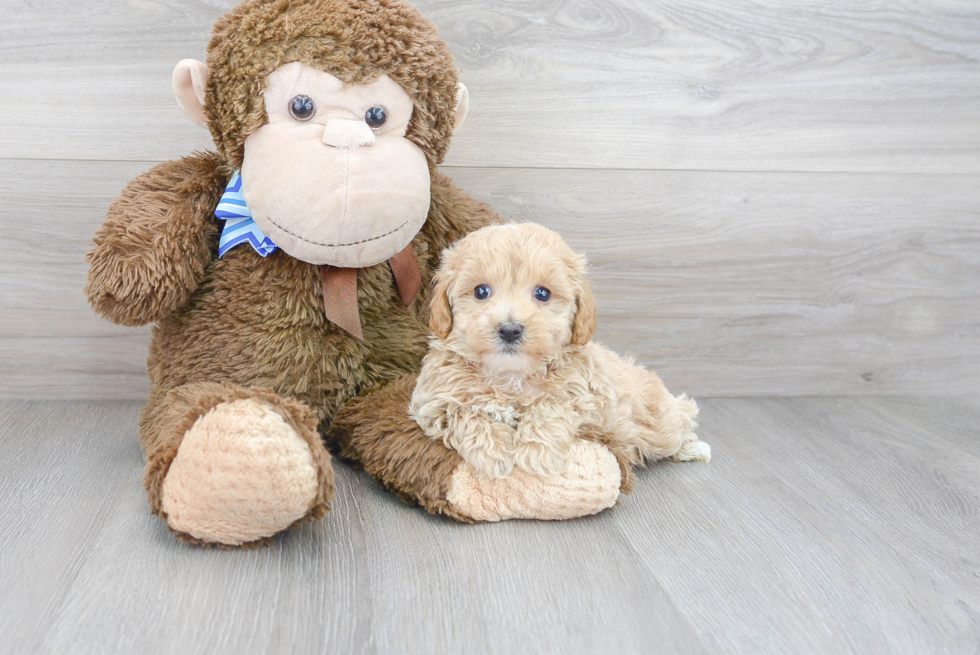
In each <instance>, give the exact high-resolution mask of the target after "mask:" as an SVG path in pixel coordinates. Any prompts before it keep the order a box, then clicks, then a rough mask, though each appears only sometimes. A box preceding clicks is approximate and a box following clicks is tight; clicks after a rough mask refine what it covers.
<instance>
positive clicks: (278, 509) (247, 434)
mask: <svg viewBox="0 0 980 655" xmlns="http://www.w3.org/2000/svg"><path fill="white" fill-rule="evenodd" d="M317 490H318V480H317V466H316V464H315V462H314V458H313V453H312V452H311V450H310V445H309V444H308V443H307V441H306V440H305V439H303V437H301V436H300V435H299V434H297V432H296V430H294V429H293V428H292V427H290V425H289V424H287V423H286V421H285V420H283V417H282V416H281V415H280V414H278V413H277V412H276V411H275V410H274V409H273V408H272V407H270V406H269V405H267V404H263V403H260V402H258V401H256V400H252V399H250V398H245V399H240V400H234V401H231V402H223V403H220V404H218V405H216V406H214V407H213V408H212V409H210V410H209V411H207V412H206V413H205V414H203V415H202V416H200V418H198V419H197V421H196V422H195V423H194V425H193V426H192V427H191V428H190V429H189V430H188V431H187V432H186V433H185V434H184V438H183V440H182V441H181V443H180V448H179V449H178V450H177V455H176V457H174V459H173V462H172V463H171V464H170V469H169V471H168V472H167V475H166V478H165V479H164V481H163V488H162V494H161V508H162V510H163V512H164V515H165V516H166V519H167V522H168V524H169V525H170V527H171V528H172V529H173V530H175V531H177V532H178V533H181V534H182V535H189V536H190V537H192V538H193V539H192V540H194V541H201V542H205V543H218V544H224V545H227V546H241V545H243V544H249V543H253V542H260V541H262V540H263V539H265V538H267V537H271V536H272V535H274V534H276V533H277V532H280V531H282V530H284V529H286V528H288V527H289V526H290V525H292V524H293V523H295V522H296V521H298V520H300V519H302V518H303V517H304V516H306V515H307V514H308V513H309V512H310V510H311V507H312V506H313V505H314V504H315V502H316V498H317ZM185 538H186V537H185Z"/></svg>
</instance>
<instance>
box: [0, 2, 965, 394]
mask: <svg viewBox="0 0 980 655" xmlns="http://www.w3.org/2000/svg"><path fill="white" fill-rule="evenodd" d="M233 4H235V3H234V2H232V1H230V0H228V1H226V0H221V1H215V2H185V1H179V0H162V1H152V0H148V1H145V2H122V1H120V0H109V1H106V2H69V1H67V0H50V1H49V2H45V3H29V2H27V1H25V0H4V2H3V3H0V234H2V238H0V373H2V375H0V396H6V397H36V398H41V397H47V398H93V399H99V398H140V397H143V396H144V395H145V394H146V393H147V390H148V383H147V381H146V376H145V368H144V361H145V357H146V347H147V343H148V339H149V329H148V328H147V329H128V328H121V327H116V326H113V325H111V324H109V323H108V322H106V321H104V320H101V319H99V318H98V317H97V316H95V315H94V314H93V313H92V312H91V310H90V309H89V308H88V305H87V304H86V302H85V299H84V297H83V294H82V286H83V283H84V277H85V270H86V267H85V264H84V261H83V257H84V252H85V251H86V249H87V248H88V244H89V242H90V240H91V237H92V234H93V232H94V230H95V229H96V228H97V227H98V225H99V224H100V222H101V221H102V218H103V216H104V215H105V211H106V208H107V207H108V205H109V202H110V201H111V200H112V198H113V197H114V196H115V195H116V194H117V193H118V192H119V191H120V190H121V188H122V186H123V185H124V184H125V183H126V182H127V181H128V180H129V179H131V178H132V177H134V176H135V175H137V174H138V173H140V172H141V171H143V170H145V169H147V168H149V167H150V166H151V165H152V164H154V163H156V162H158V161H162V160H165V159H170V158H175V157H180V156H182V155H185V154H188V153H189V152H191V151H192V150H194V149H206V148H208V147H209V146H210V137H209V135H208V134H207V133H206V132H205V131H204V130H201V129H200V128H198V127H196V126H194V125H192V124H191V123H189V122H188V121H187V120H186V119H185V118H184V117H183V115H182V114H181V113H180V111H179V110H178V108H177V106H176V103H175V101H174V99H173V97H172V96H171V94H170V73H171V71H172V69H173V66H174V64H175V63H176V62H177V61H178V60H180V59H182V58H186V57H194V58H198V59H204V57H205V44H206V42H207V39H208V32H209V29H210V26H211V24H212V23H213V21H214V20H215V19H216V18H217V17H218V16H219V15H220V14H222V13H223V12H224V11H225V10H226V9H228V8H230V7H231V6H232V5H233ZM417 4H418V5H419V6H420V8H421V9H422V11H423V12H424V13H425V14H426V15H428V16H429V17H430V18H432V19H433V20H434V21H435V23H436V24H437V25H438V26H439V28H440V30H441V33H442V35H443V37H444V38H445V39H446V40H447V41H448V42H449V43H450V45H451V47H452V49H453V52H454V54H455V57H456V61H457V65H458V66H459V67H460V69H461V71H462V73H461V78H462V80H463V81H464V82H465V83H466V84H467V85H468V87H469V89H470V93H471V110H470V116H469V118H468V119H467V122H466V124H465V125H464V126H463V128H462V129H461V130H460V132H459V133H458V134H457V137H456V140H455V141H454V145H453V148H452V151H451V153H450V155H449V158H448V161H447V166H446V170H447V172H448V173H449V174H450V175H451V176H452V177H454V178H455V179H456V180H457V182H458V183H459V184H460V185H461V186H463V187H464V188H467V189H468V190H470V191H471V192H472V193H473V195H475V196H477V197H479V198H481V199H484V200H487V201H489V202H490V203H491V204H492V205H493V206H494V208H496V209H497V210H498V211H500V212H501V213H502V214H504V215H505V216H506V217H508V218H511V219H514V220H532V221H537V222H541V223H544V224H546V225H548V226H550V227H553V228H556V229H558V230H560V231H561V232H562V233H563V234H565V236H566V238H567V239H568V240H569V241H570V242H571V243H572V244H573V246H574V247H576V248H577V249H579V250H581V251H583V252H585V253H586V254H587V255H588V256H589V258H590V260H591V261H592V264H593V268H592V277H593V282H594V286H595V289H596V292H597V295H598V297H599V301H600V305H601V315H600V330H599V335H598V338H599V339H600V340H602V341H603V342H605V343H606V344H608V345H610V346H612V347H614V348H615V349H617V350H619V351H621V352H633V353H634V354H636V355H638V356H639V358H640V359H641V360H642V361H644V362H645V363H646V364H648V365H650V366H652V367H653V368H655V369H656V370H657V371H658V372H659V373H660V374H661V376H662V377H663V378H664V379H665V381H666V382H667V384H668V386H669V387H670V388H671V389H673V390H675V391H680V390H686V391H688V392H691V393H694V394H696V395H698V396H702V397H704V396H732V395H736V396H743V395H748V396H757V395H825V394H833V395H847V394H877V395H889V394H946V393H953V394H962V393H974V392H976V391H978V390H980V4H977V3H975V2H967V1H962V2H955V1H948V2H947V1H940V0H934V1H923V2H861V3H855V2H851V1H850V0H846V1H845V0H840V1H819V0H802V1H800V2H789V1H786V2H771V3H756V2H750V1H749V0H724V1H718V2H710V1H701V0H678V1H672V2H639V1H632V0H595V1H587V0H569V1H567V2H563V1H560V0H519V1H518V0H514V1H506V2H493V3H489V2H486V3H481V2H475V1H472V0H453V1H434V0H426V1H422V2H418V3H417Z"/></svg>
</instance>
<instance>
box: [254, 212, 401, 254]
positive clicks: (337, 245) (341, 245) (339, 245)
mask: <svg viewBox="0 0 980 655" xmlns="http://www.w3.org/2000/svg"><path fill="white" fill-rule="evenodd" d="M266 220H267V221H269V222H270V223H272V224H273V225H275V226H276V227H278V228H279V229H280V230H282V231H283V232H285V233H286V234H290V235H292V236H294V237H296V238H297V239H299V240H300V241H305V242H306V243H309V244H312V245H314V246H325V247H327V248H345V247H347V246H359V245H361V244H362V243H369V242H371V241H377V240H378V239H384V238H385V237H386V236H389V235H391V234H394V233H395V232H397V231H398V230H400V229H402V228H403V227H405V226H406V225H408V221H405V222H404V223H402V224H401V225H399V226H398V227H396V228H395V229H394V230H390V231H388V232H385V233H384V234H379V235H378V236H376V237H371V238H370V239H361V240H360V241H354V242H352V243H321V242H319V241H310V240H309V239H307V238H305V237H303V236H301V235H299V234H296V233H295V232H291V231H289V230H287V229H286V228H284V227H283V226H282V225H279V223H276V222H275V221H274V220H272V219H271V218H269V217H268V216H266Z"/></svg>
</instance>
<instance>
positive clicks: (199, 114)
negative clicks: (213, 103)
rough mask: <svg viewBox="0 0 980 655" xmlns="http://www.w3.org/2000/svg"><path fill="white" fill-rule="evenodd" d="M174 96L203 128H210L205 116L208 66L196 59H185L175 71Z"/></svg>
mask: <svg viewBox="0 0 980 655" xmlns="http://www.w3.org/2000/svg"><path fill="white" fill-rule="evenodd" d="M173 83H174V95H175V96H177V104H178V105H179V106H180V108H181V109H182V110H183V111H184V113H185V114H186V115H187V118H189V119H191V120H192V121H194V122H195V123H197V124H198V125H200V126H201V127H207V126H208V119H207V116H206V115H205V114H204V94H205V90H206V89H207V86H208V65H207V64H205V63H204V62H201V61H197V60H196V59H184V60H182V61H180V62H178V63H177V67H176V68H175V69H174V77H173Z"/></svg>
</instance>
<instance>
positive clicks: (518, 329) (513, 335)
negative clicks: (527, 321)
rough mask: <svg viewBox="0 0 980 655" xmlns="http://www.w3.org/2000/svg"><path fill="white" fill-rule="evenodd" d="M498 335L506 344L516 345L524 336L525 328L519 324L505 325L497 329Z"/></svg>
mask: <svg viewBox="0 0 980 655" xmlns="http://www.w3.org/2000/svg"><path fill="white" fill-rule="evenodd" d="M497 334H499V335H500V338H501V339H503V340H504V342H505V343H514V342H515V341H517V340H518V339H520V338H521V335H522V334H524V327H523V326H522V325H520V324H519V323H504V324H503V325H501V326H499V327H498V328H497Z"/></svg>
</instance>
